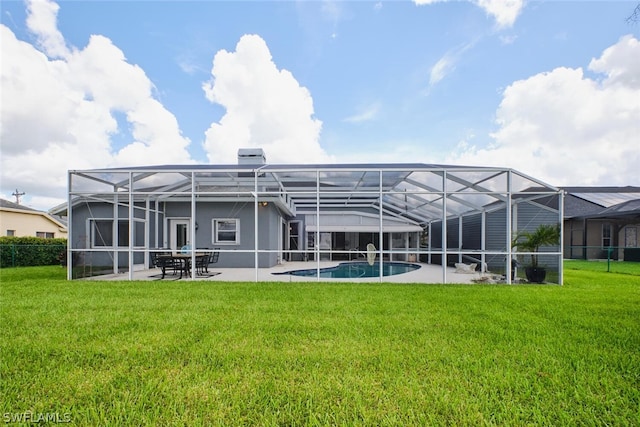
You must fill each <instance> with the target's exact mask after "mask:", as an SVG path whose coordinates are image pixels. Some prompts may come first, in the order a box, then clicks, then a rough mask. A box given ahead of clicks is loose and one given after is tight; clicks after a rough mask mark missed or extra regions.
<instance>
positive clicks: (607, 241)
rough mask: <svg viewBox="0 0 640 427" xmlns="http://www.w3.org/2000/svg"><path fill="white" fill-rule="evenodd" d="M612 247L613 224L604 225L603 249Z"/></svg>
mask: <svg viewBox="0 0 640 427" xmlns="http://www.w3.org/2000/svg"><path fill="white" fill-rule="evenodd" d="M610 246H611V224H607V223H605V224H602V247H603V248H608V247H610Z"/></svg>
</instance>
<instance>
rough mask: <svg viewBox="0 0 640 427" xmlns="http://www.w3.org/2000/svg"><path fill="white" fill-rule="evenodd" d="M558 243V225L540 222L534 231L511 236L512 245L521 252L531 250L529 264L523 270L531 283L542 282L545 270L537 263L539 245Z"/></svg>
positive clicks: (545, 273)
mask: <svg viewBox="0 0 640 427" xmlns="http://www.w3.org/2000/svg"><path fill="white" fill-rule="evenodd" d="M559 243H560V226H559V225H557V224H540V225H539V226H538V228H536V229H535V230H534V231H520V232H518V233H516V235H515V237H514V238H513V244H512V246H514V247H515V246H517V247H518V250H520V251H523V252H532V254H531V264H529V265H528V266H527V267H525V269H524V271H525V274H526V276H527V280H528V281H529V282H533V283H542V282H544V279H545V277H546V276H547V270H546V269H545V268H544V267H543V266H540V265H539V264H538V252H539V251H540V247H541V246H553V245H558V244H559Z"/></svg>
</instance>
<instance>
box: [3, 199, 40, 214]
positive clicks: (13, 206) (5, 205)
mask: <svg viewBox="0 0 640 427" xmlns="http://www.w3.org/2000/svg"><path fill="white" fill-rule="evenodd" d="M0 208H5V209H15V210H19V211H28V212H39V211H38V210H36V209H33V208H30V207H28V206H24V205H20V204H18V203H13V202H10V201H9V200H5V199H0Z"/></svg>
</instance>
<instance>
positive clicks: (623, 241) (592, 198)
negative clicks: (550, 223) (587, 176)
mask: <svg viewBox="0 0 640 427" xmlns="http://www.w3.org/2000/svg"><path fill="white" fill-rule="evenodd" d="M563 190H564V191H565V192H566V195H565V198H564V254H565V258H573V259H607V258H611V259H617V260H625V261H640V243H639V239H640V187H632V186H628V187H564V188H563Z"/></svg>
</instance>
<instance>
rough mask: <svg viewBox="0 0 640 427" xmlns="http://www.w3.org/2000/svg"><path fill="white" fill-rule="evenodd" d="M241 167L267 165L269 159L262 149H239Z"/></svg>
mask: <svg viewBox="0 0 640 427" xmlns="http://www.w3.org/2000/svg"><path fill="white" fill-rule="evenodd" d="M238 164H239V165H265V164H267V158H266V157H265V155H264V150H262V148H239V149H238Z"/></svg>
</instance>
